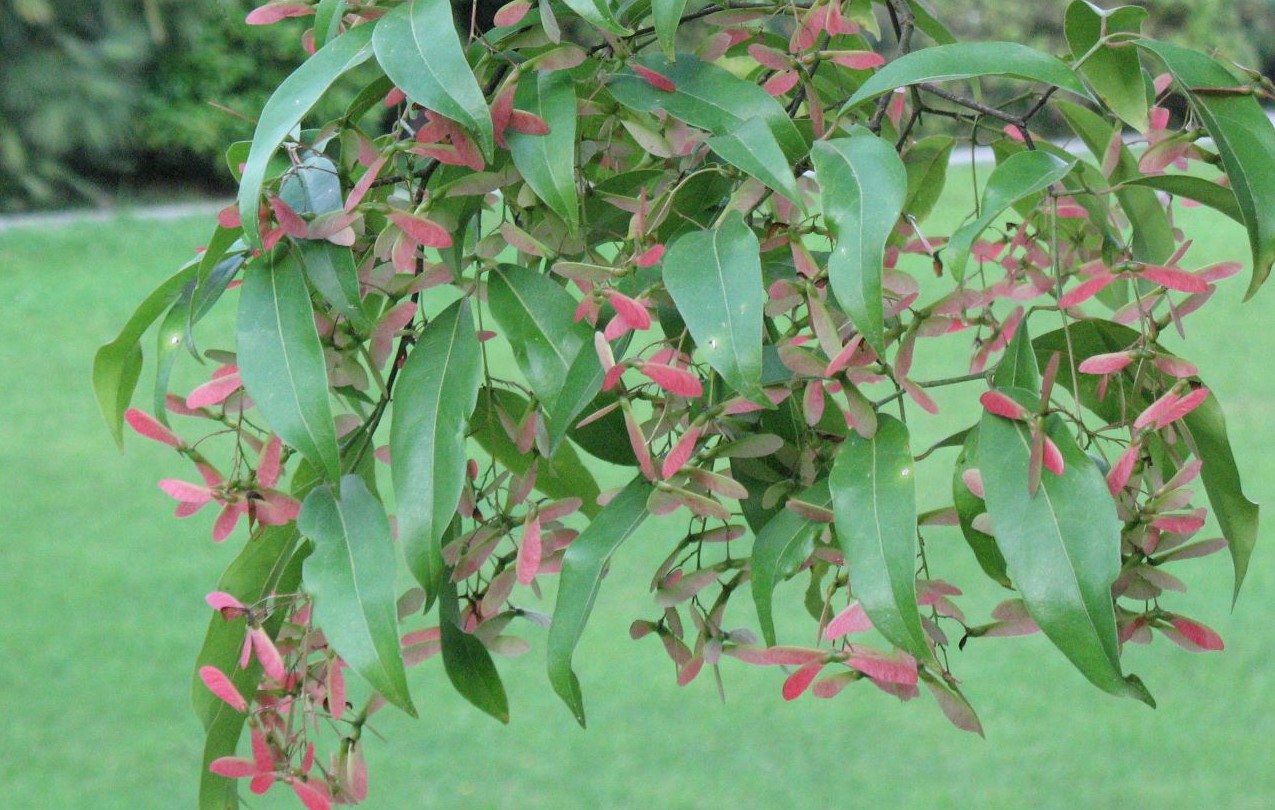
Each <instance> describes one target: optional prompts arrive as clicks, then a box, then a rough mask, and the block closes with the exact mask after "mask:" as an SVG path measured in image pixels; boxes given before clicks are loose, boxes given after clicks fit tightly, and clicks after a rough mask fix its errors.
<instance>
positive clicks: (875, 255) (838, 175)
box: [811, 127, 908, 353]
mask: <svg viewBox="0 0 1275 810" xmlns="http://www.w3.org/2000/svg"><path fill="white" fill-rule="evenodd" d="M850 135H851V136H850V137H849V138H837V139H835V140H831V141H819V142H817V143H816V144H815V146H814V149H813V150H811V157H812V158H813V159H814V165H815V175H816V176H817V177H818V178H819V189H820V193H821V195H822V197H823V215H824V219H825V220H826V221H827V223H828V227H829V230H830V231H831V232H832V236H833V239H834V240H835V242H834V244H833V248H832V255H830V256H829V257H828V283H829V284H831V285H832V292H833V294H834V295H836V297H837V301H839V302H840V303H841V306H842V307H844V308H845V311H846V314H847V315H849V316H850V319H851V320H852V321H854V325H855V326H856V327H857V328H858V329H859V331H860V332H862V333H863V337H864V340H866V341H867V342H868V345H870V346H872V347H873V348H874V349H876V350H877V351H878V352H881V353H884V351H885V332H884V324H883V317H884V316H883V312H882V304H881V273H882V268H883V267H884V262H885V244H886V241H888V240H889V238H890V234H891V233H893V231H894V225H895V223H896V222H898V220H899V214H900V213H901V212H902V211H903V201H904V200H905V199H906V198H907V192H908V176H907V169H906V168H905V167H904V165H903V161H901V160H900V159H899V156H898V154H897V153H896V152H895V151H894V147H893V146H891V145H890V144H888V143H886V142H885V141H883V140H881V139H880V138H878V137H876V136H875V135H873V134H872V133H870V132H868V131H867V130H866V129H863V128H861V127H855V128H853V129H851V130H850Z"/></svg>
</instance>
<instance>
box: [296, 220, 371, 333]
mask: <svg viewBox="0 0 1275 810" xmlns="http://www.w3.org/2000/svg"><path fill="white" fill-rule="evenodd" d="M297 245H298V248H299V250H300V253H301V256H300V258H301V266H302V267H304V268H305V275H306V278H308V279H310V284H311V285H313V287H314V289H315V291H316V292H318V293H319V295H321V296H323V300H325V301H327V302H328V303H329V304H331V305H332V308H333V309H335V310H336V311H337V312H338V313H340V314H341V315H343V316H345V317H346V318H347V319H349V321H350V323H351V324H352V325H353V326H354V328H355V329H356V330H358V332H359V333H360V334H364V335H367V334H370V333H371V332H372V329H373V328H375V326H376V324H375V323H374V322H373V321H372V319H371V318H370V317H368V314H367V312H366V311H365V310H364V309H363V297H362V295H361V293H360V289H359V273H358V269H357V268H356V267H355V266H354V254H353V253H352V252H351V251H350V249H349V248H348V247H341V246H340V245H334V244H332V243H331V242H324V241H321V240H317V239H303V240H301V241H300V242H298V243H297Z"/></svg>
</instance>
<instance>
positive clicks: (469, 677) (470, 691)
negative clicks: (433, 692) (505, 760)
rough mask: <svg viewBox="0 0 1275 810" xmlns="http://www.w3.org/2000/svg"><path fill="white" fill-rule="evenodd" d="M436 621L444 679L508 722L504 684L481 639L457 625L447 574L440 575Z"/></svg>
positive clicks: (456, 606)
mask: <svg viewBox="0 0 1275 810" xmlns="http://www.w3.org/2000/svg"><path fill="white" fill-rule="evenodd" d="M438 624H439V632H440V633H441V639H440V640H441V643H442V648H443V669H445V670H446V671H447V679H448V680H450V681H451V682H452V686H453V687H455V688H456V691H457V692H459V693H460V695H461V697H463V698H465V700H468V701H469V702H470V703H472V704H474V706H476V707H477V708H479V709H481V710H482V711H484V712H486V713H487V714H489V715H491V716H492V717H494V718H496V719H497V720H499V721H500V722H502V723H508V722H509V698H508V697H506V695H505V685H504V684H503V683H502V682H501V680H500V673H499V672H498V671H497V670H496V664H495V662H493V661H492V660H491V653H490V652H488V651H487V648H486V647H484V646H483V643H482V641H480V640H479V639H478V638H475V637H474V636H473V635H472V634H470V633H466V632H465V631H464V630H462V629H461V626H460V605H459V596H458V595H457V593H456V583H455V582H452V578H451V577H450V576H444V577H443V578H442V591H441V593H440V594H439V597H438Z"/></svg>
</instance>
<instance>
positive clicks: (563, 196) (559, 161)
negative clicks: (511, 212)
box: [505, 70, 580, 229]
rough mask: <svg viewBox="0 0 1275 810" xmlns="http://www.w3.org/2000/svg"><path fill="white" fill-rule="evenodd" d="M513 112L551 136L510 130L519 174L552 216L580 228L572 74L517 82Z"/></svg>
mask: <svg viewBox="0 0 1275 810" xmlns="http://www.w3.org/2000/svg"><path fill="white" fill-rule="evenodd" d="M514 106H515V107H517V108H518V109H520V110H526V111H527V112H529V113H534V114H535V115H538V116H540V117H541V118H543V119H544V120H545V123H547V124H548V125H549V134H547V135H526V134H523V133H520V132H514V131H513V130H510V131H508V132H507V133H506V136H505V137H506V138H508V139H509V151H510V152H511V153H512V154H513V157H514V165H515V166H517V167H518V172H519V174H521V175H522V176H523V178H524V179H525V180H526V181H527V184H528V185H530V186H531V190H532V191H534V192H536V196H537V197H539V198H540V199H542V200H544V201H545V203H546V204H548V206H549V207H550V208H552V209H553V210H554V212H555V213H556V214H557V215H558V216H560V217H562V218H563V219H564V220H565V221H566V222H567V224H568V225H570V226H571V228H572V229H574V228H575V227H576V226H577V225H579V224H580V201H579V198H578V197H577V195H576V86H575V81H574V80H573V79H572V78H571V73H570V72H569V71H565V70H555V71H553V72H551V73H537V74H535V75H534V76H526V77H524V78H523V79H522V81H520V82H518V90H517V92H516V93H515V95H514Z"/></svg>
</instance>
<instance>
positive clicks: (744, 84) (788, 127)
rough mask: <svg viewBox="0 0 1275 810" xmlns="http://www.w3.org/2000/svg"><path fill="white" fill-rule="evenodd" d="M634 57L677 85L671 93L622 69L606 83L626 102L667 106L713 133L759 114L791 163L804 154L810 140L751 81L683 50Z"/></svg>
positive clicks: (641, 106) (735, 127)
mask: <svg viewBox="0 0 1275 810" xmlns="http://www.w3.org/2000/svg"><path fill="white" fill-rule="evenodd" d="M635 61H636V62H637V63H638V64H640V65H642V66H644V67H647V68H649V69H651V70H654V71H655V72H656V73H659V74H660V75H662V76H666V77H667V78H668V79H669V81H671V82H673V86H674V87H675V88H676V89H675V90H674V91H673V92H672V93H667V92H665V91H663V90H659V89H657V88H655V87H652V86H651V85H650V84H649V83H648V82H647V81H646V80H645V79H642V78H640V77H638V76H636V75H632V74H627V73H625V74H620V75H619V76H615V77H614V78H612V79H611V81H610V82H608V83H607V88H608V89H609V90H610V91H611V95H613V96H615V100H616V101H618V102H620V103H621V104H623V105H624V106H626V107H630V108H632V109H635V110H641V111H643V112H652V111H654V110H656V109H663V110H666V111H668V114H669V115H671V116H673V117H674V118H678V119H681V120H682V121H685V122H686V123H688V124H690V125H691V126H695V127H699V128H700V129H706V130H708V131H709V132H711V133H713V134H714V135H728V134H730V133H731V132H734V131H736V130H738V129H739V127H740V126H742V125H743V124H744V122H745V121H747V120H748V119H750V118H761V119H762V120H763V121H765V122H766V126H768V127H770V131H771V133H772V134H774V136H775V140H776V141H777V142H778V143H779V146H780V148H781V149H783V150H784V155H785V156H786V157H787V161H785V162H786V163H788V164H789V165H791V164H792V162H793V161H795V160H798V159H800V158H801V157H802V156H804V155H805V154H806V142H805V140H804V139H803V138H802V136H801V133H800V132H798V130H797V127H796V126H795V125H794V124H793V122H792V119H791V118H790V117H789V116H788V113H787V112H785V111H784V108H783V105H781V104H780V103H779V102H778V101H776V100H775V99H774V98H773V97H772V96H771V95H770V94H769V93H767V92H766V91H765V90H763V89H761V88H760V87H758V86H757V85H755V84H753V83H752V82H749V81H745V80H743V79H741V78H739V77H738V76H736V75H735V74H733V73H731V72H730V71H727V70H725V69H723V68H720V67H717V66H716V65H712V64H709V63H707V62H704V61H701V60H700V59H698V58H696V57H694V56H691V55H690V54H685V53H684V54H681V55H680V56H679V57H678V59H677V61H676V62H667V61H665V60H664V59H663V58H662V57H660V56H658V55H652V56H645V57H641V58H638V59H636V60H635Z"/></svg>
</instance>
